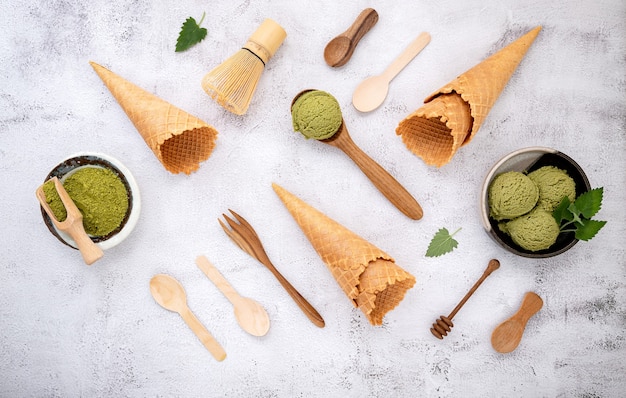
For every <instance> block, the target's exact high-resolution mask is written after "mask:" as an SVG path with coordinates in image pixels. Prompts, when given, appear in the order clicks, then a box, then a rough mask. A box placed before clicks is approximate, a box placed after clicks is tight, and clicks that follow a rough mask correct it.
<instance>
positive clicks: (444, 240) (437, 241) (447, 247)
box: [426, 228, 461, 257]
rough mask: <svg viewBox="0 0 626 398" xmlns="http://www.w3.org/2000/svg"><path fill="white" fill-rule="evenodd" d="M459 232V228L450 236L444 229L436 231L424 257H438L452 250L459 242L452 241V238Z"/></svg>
mask: <svg viewBox="0 0 626 398" xmlns="http://www.w3.org/2000/svg"><path fill="white" fill-rule="evenodd" d="M460 230H461V228H459V229H457V230H456V231H454V232H453V233H452V234H450V232H448V230H447V229H446V228H441V229H440V230H439V231H437V233H436V234H435V236H433V238H432V240H431V241H430V244H429V245H428V250H426V257H439V256H441V255H444V254H446V253H449V252H451V251H452V250H454V249H455V248H456V247H457V246H458V244H459V242H457V241H456V240H454V238H453V236H454V235H455V234H456V233H457V232H459V231H460Z"/></svg>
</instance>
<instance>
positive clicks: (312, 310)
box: [259, 255, 326, 328]
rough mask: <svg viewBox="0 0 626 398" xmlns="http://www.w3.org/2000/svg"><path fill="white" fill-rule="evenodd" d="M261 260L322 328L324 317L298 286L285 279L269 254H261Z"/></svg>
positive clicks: (324, 324) (311, 318)
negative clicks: (298, 289) (301, 292)
mask: <svg viewBox="0 0 626 398" xmlns="http://www.w3.org/2000/svg"><path fill="white" fill-rule="evenodd" d="M259 261H261V262H262V263H263V265H265V266H266V267H267V268H268V269H269V270H270V271H271V272H272V274H274V276H275V277H276V279H278V282H279V283H280V284H281V286H282V287H283V288H284V289H285V290H286V291H287V293H289V295H290V296H291V298H292V299H293V301H295V302H296V304H298V307H300V309H301V310H302V312H304V314H305V315H306V316H307V317H308V318H309V319H310V320H311V322H313V324H314V325H315V326H318V327H320V328H323V327H324V326H326V323H325V322H324V318H322V316H321V315H320V314H319V312H317V310H316V309H315V308H313V306H312V305H311V303H309V302H308V301H307V300H306V299H305V298H304V297H302V295H301V294H300V292H298V291H297V290H296V288H295V287H293V286H292V285H291V283H289V281H288V280H287V279H285V277H284V276H283V275H282V274H281V273H280V272H278V270H277V269H276V267H274V264H272V262H271V261H270V259H269V257H267V255H263V256H259Z"/></svg>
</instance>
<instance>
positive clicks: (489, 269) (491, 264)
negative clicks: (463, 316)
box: [448, 259, 500, 319]
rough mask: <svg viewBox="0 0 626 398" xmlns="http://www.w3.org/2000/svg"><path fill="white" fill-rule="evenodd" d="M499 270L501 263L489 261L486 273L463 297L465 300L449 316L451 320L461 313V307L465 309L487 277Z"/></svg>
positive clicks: (494, 260)
mask: <svg viewBox="0 0 626 398" xmlns="http://www.w3.org/2000/svg"><path fill="white" fill-rule="evenodd" d="M498 268H500V261H498V260H496V259H492V260H489V264H487V269H485V272H484V273H483V275H482V276H481V277H480V279H479V280H477V281H476V283H475V284H474V286H472V288H471V289H470V290H469V291H468V292H467V294H466V295H465V297H463V299H462V300H461V302H459V304H458V305H457V306H456V307H455V308H454V310H452V312H451V313H450V315H448V318H449V319H452V318H454V316H455V315H456V313H457V312H459V310H460V309H461V307H463V305H464V304H465V303H466V302H467V300H468V299H469V298H470V297H471V296H472V294H474V292H475V291H476V289H478V287H479V286H480V285H481V284H482V283H483V282H484V281H485V279H487V277H488V276H489V275H491V273H492V272H493V271H495V270H497V269H498Z"/></svg>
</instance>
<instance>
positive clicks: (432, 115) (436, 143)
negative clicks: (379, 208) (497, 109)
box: [396, 26, 541, 167]
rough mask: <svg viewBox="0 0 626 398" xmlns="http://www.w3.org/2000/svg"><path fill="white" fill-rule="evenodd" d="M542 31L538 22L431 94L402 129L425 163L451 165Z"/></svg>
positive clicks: (407, 144) (415, 152)
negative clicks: (529, 29)
mask: <svg viewBox="0 0 626 398" xmlns="http://www.w3.org/2000/svg"><path fill="white" fill-rule="evenodd" d="M540 30H541V27H540V26H538V27H536V28H534V29H533V30H531V31H530V32H528V33H526V34H525V35H523V36H522V37H520V38H519V39H517V40H516V41H514V42H513V43H511V44H509V45H508V46H506V47H504V48H503V49H501V50H500V51H498V52H497V53H495V54H493V55H492V56H490V57H488V58H487V59H485V60H484V61H482V62H481V63H479V64H478V65H476V66H474V67H473V68H471V69H469V70H468V71H466V72H465V73H463V74H461V75H460V76H459V77H457V78H456V79H455V80H453V81H452V82H450V83H448V84H447V85H445V86H444V87H442V88H440V89H439V90H437V91H436V92H435V93H433V94H431V95H429V96H428V97H427V98H426V99H425V100H424V106H422V107H421V108H419V109H418V110H416V111H415V112H413V113H412V114H410V115H408V116H407V117H406V118H405V119H404V120H402V121H401V122H400V124H399V125H398V127H397V128H396V134H398V135H400V136H402V141H403V142H404V144H405V145H406V147H407V148H408V149H409V150H410V151H411V152H413V153H414V154H415V155H417V156H419V157H421V158H422V159H423V160H424V162H425V163H427V164H430V165H434V166H437V167H440V166H443V165H444V164H446V163H448V162H449V161H450V160H451V159H452V157H453V156H454V154H455V153H456V151H457V150H458V149H459V147H461V146H463V145H465V144H467V143H468V142H470V140H471V139H472V138H473V137H474V135H475V134H476V132H477V131H478V129H479V128H480V126H481V125H482V123H483V122H484V120H485V118H486V117H487V114H488V113H489V111H490V110H491V108H492V107H493V104H494V103H495V102H496V100H497V99H498V97H499V96H500V93H501V92H502V90H503V89H504V87H505V86H506V84H507V83H508V81H509V80H510V78H511V76H512V75H513V73H514V72H515V70H516V69H517V66H518V65H519V63H520V62H521V60H522V58H524V55H525V54H526V52H527V51H528V49H529V48H530V46H531V44H532V43H533V41H534V40H535V38H536V37H537V34H538V33H539V31H540Z"/></svg>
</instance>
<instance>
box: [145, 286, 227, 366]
mask: <svg viewBox="0 0 626 398" xmlns="http://www.w3.org/2000/svg"><path fill="white" fill-rule="evenodd" d="M150 293H151V294H152V297H154V300H155V301H156V302H157V303H159V305H160V306H161V307H163V308H165V309H166V310H170V311H174V312H177V313H178V314H180V316H181V317H182V318H183V320H184V321H185V323H187V325H188V326H189V328H190V329H191V330H192V331H193V332H194V333H195V334H196V336H198V338H199V339H200V341H201V342H202V344H203V345H204V346H205V347H206V349H207V350H209V352H210V353H211V355H213V357H214V358H215V359H217V360H218V361H223V360H224V358H226V351H224V349H223V348H222V346H221V345H220V344H219V343H218V342H217V341H216V340H215V339H214V338H213V336H211V333H209V331H208V330H206V328H205V327H204V325H202V323H201V322H200V321H199V320H198V318H196V316H195V315H194V313H193V312H191V310H190V309H189V307H188V306H187V295H186V294H185V289H184V288H183V287H182V285H181V284H180V283H179V282H178V281H177V280H176V279H174V278H173V277H171V276H169V275H165V274H158V275H155V276H153V277H152V279H150Z"/></svg>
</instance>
